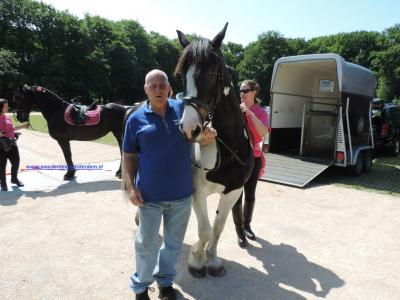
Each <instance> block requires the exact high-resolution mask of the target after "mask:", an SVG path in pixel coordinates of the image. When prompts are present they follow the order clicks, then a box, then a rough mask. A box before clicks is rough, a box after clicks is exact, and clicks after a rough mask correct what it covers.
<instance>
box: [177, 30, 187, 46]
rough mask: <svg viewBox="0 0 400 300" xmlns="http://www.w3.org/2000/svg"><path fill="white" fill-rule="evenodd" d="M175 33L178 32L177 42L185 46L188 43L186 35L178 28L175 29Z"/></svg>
mask: <svg viewBox="0 0 400 300" xmlns="http://www.w3.org/2000/svg"><path fill="white" fill-rule="evenodd" d="M176 33H177V34H178V40H179V44H181V46H182V47H183V48H186V46H187V45H189V44H190V42H189V41H188V39H187V38H186V35H185V34H184V33H183V32H182V31H179V30H177V31H176Z"/></svg>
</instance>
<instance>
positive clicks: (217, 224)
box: [206, 189, 242, 277]
mask: <svg viewBox="0 0 400 300" xmlns="http://www.w3.org/2000/svg"><path fill="white" fill-rule="evenodd" d="M241 191H242V189H237V190H234V191H231V192H230V193H228V194H222V195H221V199H220V201H219V203H218V211H217V215H216V216H215V219H214V226H213V234H212V237H211V240H210V241H209V243H208V245H207V251H206V253H207V262H206V267H207V272H208V274H209V275H211V276H216V277H222V276H224V275H225V274H226V270H225V268H224V266H223V265H222V261H221V259H220V258H219V257H218V256H217V246H218V241H219V238H220V236H221V232H222V230H224V227H225V223H226V219H227V218H228V215H229V212H230V211H231V209H232V207H233V205H234V204H235V203H236V201H237V200H238V199H239V196H240V193H241Z"/></svg>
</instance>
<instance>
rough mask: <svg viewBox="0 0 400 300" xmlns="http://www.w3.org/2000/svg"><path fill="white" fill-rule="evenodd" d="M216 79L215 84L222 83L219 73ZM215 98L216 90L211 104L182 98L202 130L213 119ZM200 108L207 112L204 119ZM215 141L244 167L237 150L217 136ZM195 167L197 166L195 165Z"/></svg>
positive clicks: (195, 98) (216, 96)
mask: <svg viewBox="0 0 400 300" xmlns="http://www.w3.org/2000/svg"><path fill="white" fill-rule="evenodd" d="M217 78H218V81H219V82H218V83H217V84H220V83H222V80H221V72H218V73H217ZM217 98H218V88H217V89H216V92H215V95H214V97H213V98H212V101H211V104H209V103H208V102H206V101H204V100H201V99H199V98H197V97H190V96H186V97H183V98H182V101H183V104H184V106H186V105H189V106H191V107H192V108H193V109H194V110H195V111H196V112H197V115H198V116H199V118H200V120H201V124H202V129H203V130H204V128H205V127H206V126H207V125H208V124H210V123H211V122H212V119H213V117H214V110H215V107H216V106H217ZM200 107H203V108H204V109H205V110H206V111H207V115H206V117H205V118H204V117H203V115H202V114H201V112H200ZM216 139H217V140H218V141H219V142H220V143H221V144H222V145H223V146H224V147H225V148H226V149H227V150H228V151H229V152H230V153H231V155H232V157H234V158H235V159H236V160H237V161H238V162H239V163H240V164H241V165H243V166H245V165H246V163H245V162H244V161H243V160H242V159H241V158H240V157H239V156H238V155H237V152H238V150H236V151H235V150H233V149H232V148H231V147H229V146H228V145H227V144H226V143H225V142H224V141H223V140H222V139H221V138H220V137H219V136H218V135H217V136H216ZM195 165H196V166H198V165H197V164H195ZM198 167H199V166H198Z"/></svg>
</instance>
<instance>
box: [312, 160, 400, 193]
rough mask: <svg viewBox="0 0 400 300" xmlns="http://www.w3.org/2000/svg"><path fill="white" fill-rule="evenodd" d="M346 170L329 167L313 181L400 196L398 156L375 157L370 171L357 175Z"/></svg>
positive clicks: (399, 161)
mask: <svg viewBox="0 0 400 300" xmlns="http://www.w3.org/2000/svg"><path fill="white" fill-rule="evenodd" d="M347 171H348V170H347V169H344V168H340V167H333V168H330V169H328V170H327V171H326V172H325V173H323V174H322V175H321V176H319V177H318V178H317V179H316V181H315V183H316V184H335V185H340V186H345V187H350V188H354V189H360V190H369V191H373V192H377V193H384V194H390V195H393V196H399V197H400V156H397V157H394V156H391V157H389V156H379V157H377V158H375V159H374V161H373V164H372V169H371V171H369V172H367V173H364V174H362V175H361V176H359V177H354V176H351V175H349V174H348V172H347Z"/></svg>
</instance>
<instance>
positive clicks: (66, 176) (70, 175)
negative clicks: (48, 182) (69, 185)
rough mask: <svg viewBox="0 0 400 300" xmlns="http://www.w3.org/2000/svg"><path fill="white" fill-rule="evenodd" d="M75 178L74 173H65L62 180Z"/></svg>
mask: <svg viewBox="0 0 400 300" xmlns="http://www.w3.org/2000/svg"><path fill="white" fill-rule="evenodd" d="M74 178H75V174H65V175H64V180H67V181H70V180H72V179H74Z"/></svg>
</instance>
